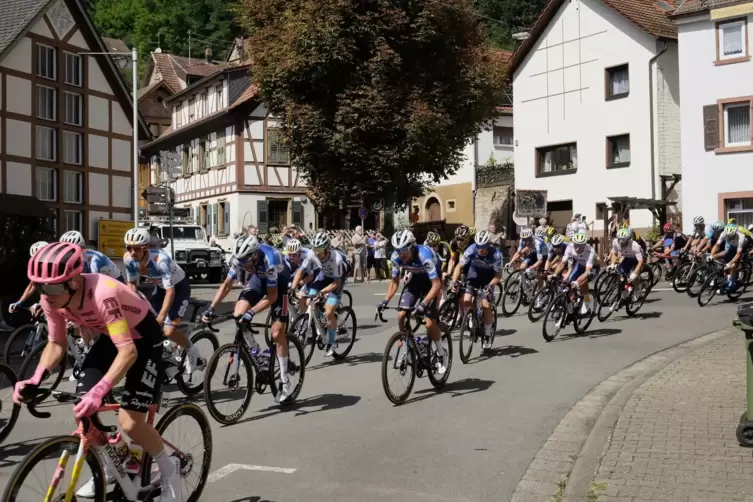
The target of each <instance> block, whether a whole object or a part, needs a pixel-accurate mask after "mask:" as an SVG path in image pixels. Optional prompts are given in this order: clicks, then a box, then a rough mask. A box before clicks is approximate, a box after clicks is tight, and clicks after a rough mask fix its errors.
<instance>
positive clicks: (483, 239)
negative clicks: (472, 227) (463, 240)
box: [475, 230, 491, 246]
mask: <svg viewBox="0 0 753 502" xmlns="http://www.w3.org/2000/svg"><path fill="white" fill-rule="evenodd" d="M490 237H491V235H490V234H489V231H488V230H482V231H480V232H479V233H477V234H476V238H475V241H476V245H477V246H486V245H488V244H489V241H490V240H491V239H490Z"/></svg>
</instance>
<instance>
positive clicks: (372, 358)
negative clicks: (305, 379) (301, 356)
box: [306, 352, 384, 371]
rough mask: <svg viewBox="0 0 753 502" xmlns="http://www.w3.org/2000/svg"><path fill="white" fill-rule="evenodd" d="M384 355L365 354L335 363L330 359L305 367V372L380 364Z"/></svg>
mask: <svg viewBox="0 0 753 502" xmlns="http://www.w3.org/2000/svg"><path fill="white" fill-rule="evenodd" d="M383 357H384V354H382V353H381V352H379V353H378V352H367V353H366V354H356V355H355V356H350V355H349V356H348V357H346V358H345V360H344V361H337V360H335V359H331V360H329V361H325V362H323V363H319V364H317V365H316V366H307V367H306V371H315V370H320V369H322V368H332V367H334V366H358V365H359V364H369V363H381V362H382V358H383Z"/></svg>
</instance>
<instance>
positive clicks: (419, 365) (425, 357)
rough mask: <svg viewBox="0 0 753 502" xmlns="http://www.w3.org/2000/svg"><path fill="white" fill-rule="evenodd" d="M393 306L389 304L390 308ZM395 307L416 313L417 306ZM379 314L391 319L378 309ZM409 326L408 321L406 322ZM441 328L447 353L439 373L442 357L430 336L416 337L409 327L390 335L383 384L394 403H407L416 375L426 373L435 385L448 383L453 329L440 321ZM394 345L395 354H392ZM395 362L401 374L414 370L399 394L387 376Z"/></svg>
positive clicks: (418, 322)
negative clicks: (443, 368) (440, 358)
mask: <svg viewBox="0 0 753 502" xmlns="http://www.w3.org/2000/svg"><path fill="white" fill-rule="evenodd" d="M389 308H390V307H385V310H386V309H389ZM394 310H398V311H401V310H404V311H407V312H409V313H410V315H409V317H412V316H414V315H415V314H414V309H413V308H401V307H397V308H395V309H394ZM377 317H378V318H379V319H380V320H381V321H382V322H383V323H386V322H388V321H387V320H386V319H385V318H384V316H383V312H382V311H379V312H377V315H376V316H375V317H374V320H376V319H377ZM421 320H422V318H421V317H417V318H416V323H417V324H420V322H421ZM406 326H407V324H406ZM438 327H439V330H440V332H441V341H442V346H443V348H444V352H445V355H444V357H443V361H442V362H443V363H444V366H445V372H444V374H442V375H438V374H437V364H438V363H439V359H438V357H437V352H436V347H434V344H432V343H429V339H428V338H424V337H416V336H415V335H414V333H413V331H412V330H410V329H406V330H405V331H398V332H397V333H395V334H394V335H392V336H391V337H390V339H389V340H388V341H387V346H386V347H385V349H384V356H383V357H382V388H383V389H384V393H385V395H386V396H387V399H389V401H390V402H391V403H392V404H395V405H399V404H403V403H404V402H405V400H406V399H408V396H410V393H411V391H412V390H413V385H414V384H415V383H416V376H417V375H418V378H423V376H424V374H426V375H427V376H428V377H429V381H430V382H431V384H432V385H433V386H434V388H435V389H438V388H441V387H444V386H445V384H446V383H447V379H448V378H449V377H450V370H451V369H452V338H451V336H450V329H449V328H448V327H447V325H445V324H442V323H439V326H438ZM393 347H394V351H395V354H394V356H393V355H392V352H393ZM390 366H392V369H394V370H396V371H397V372H398V373H399V374H400V376H405V375H406V373H408V372H410V376H409V377H408V384H407V385H406V386H405V390H404V391H403V392H402V393H400V394H395V393H394V392H392V390H391V389H390V384H389V381H388V378H387V370H388V369H389V367H390Z"/></svg>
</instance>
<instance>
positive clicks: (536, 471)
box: [511, 327, 740, 502]
mask: <svg viewBox="0 0 753 502" xmlns="http://www.w3.org/2000/svg"><path fill="white" fill-rule="evenodd" d="M739 333H740V330H739V329H738V328H733V327H729V328H725V329H722V330H720V331H715V332H713V333H708V334H705V335H701V336H699V337H697V338H695V339H693V340H689V341H687V342H683V343H680V344H678V345H674V346H672V347H669V348H666V349H664V350H661V351H659V352H656V353H654V354H652V355H650V356H648V357H646V358H644V359H641V360H639V361H637V362H635V363H633V364H632V365H630V366H628V367H626V368H624V369H623V370H621V371H619V372H617V373H615V374H614V375H612V376H611V377H609V378H607V379H606V380H604V381H603V382H601V383H600V384H598V385H597V386H596V387H594V388H593V389H591V390H590V391H589V392H588V393H587V394H586V395H585V396H584V397H583V398H582V399H581V400H580V401H578V402H577V403H576V404H575V406H573V407H572V408H571V409H570V411H569V412H568V413H567V414H566V415H565V417H564V418H563V419H562V421H561V422H560V423H559V424H558V425H557V427H556V428H555V429H554V432H552V434H551V435H550V436H549V439H547V441H546V443H544V446H542V447H541V449H540V450H539V452H538V453H537V454H536V456H535V457H534V459H533V460H532V461H531V464H530V465H529V466H528V469H527V470H526V472H525V474H524V475H523V478H522V479H521V480H520V482H519V483H518V486H517V487H516V488H515V492H514V493H513V496H512V499H511V502H542V501H544V500H556V501H563V502H582V501H584V500H588V492H589V489H590V485H591V481H592V480H593V479H594V476H595V473H596V469H597V467H598V463H599V459H600V458H601V455H602V452H603V450H604V446H605V445H606V444H607V443H608V439H609V435H610V434H611V431H612V429H613V428H614V425H615V423H616V422H617V419H618V418H619V416H620V412H621V411H622V408H623V407H624V405H625V403H627V401H628V399H630V397H631V396H632V395H633V392H635V390H636V389H637V388H638V387H639V386H640V385H641V384H643V382H645V381H646V380H647V379H648V378H650V377H651V376H653V375H654V374H655V373H657V372H658V371H660V370H662V369H663V368H665V367H666V366H668V365H669V364H671V363H672V362H674V361H676V360H677V359H679V358H681V357H683V356H685V355H687V354H689V353H690V352H692V351H694V350H695V349H698V348H700V347H702V346H704V345H707V344H709V343H711V342H713V341H714V340H717V339H719V338H722V337H725V336H731V335H733V334H739Z"/></svg>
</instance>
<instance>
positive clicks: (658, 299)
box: [643, 298, 661, 305]
mask: <svg viewBox="0 0 753 502" xmlns="http://www.w3.org/2000/svg"><path fill="white" fill-rule="evenodd" d="M660 301H661V298H646V299H645V300H644V301H643V304H644V305H645V304H648V303H654V302H660Z"/></svg>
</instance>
